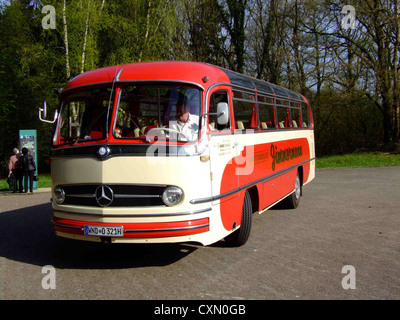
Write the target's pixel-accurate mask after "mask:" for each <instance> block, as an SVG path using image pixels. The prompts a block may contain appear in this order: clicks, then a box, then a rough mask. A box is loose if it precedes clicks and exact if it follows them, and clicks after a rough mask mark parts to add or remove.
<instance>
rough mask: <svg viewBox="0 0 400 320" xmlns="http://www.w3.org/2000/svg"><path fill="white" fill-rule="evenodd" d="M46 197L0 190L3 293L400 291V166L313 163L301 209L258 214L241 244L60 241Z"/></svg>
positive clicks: (283, 295)
mask: <svg viewBox="0 0 400 320" xmlns="http://www.w3.org/2000/svg"><path fill="white" fill-rule="evenodd" d="M45 191H46V190H45ZM49 199H50V193H49V192H35V193H34V194H32V195H0V299H399V298H400V241H399V240H400V167H382V168H357V169H336V170H319V171H317V177H316V179H315V180H314V182H312V183H311V184H309V185H308V186H306V187H305V188H304V192H303V197H302V199H301V203H300V206H299V208H298V209H296V210H279V209H274V210H269V211H268V212H266V213H265V214H262V215H255V216H254V220H253V221H254V223H253V229H252V234H251V236H250V239H249V242H248V243H247V244H246V245H245V246H243V247H241V248H226V247H224V246H223V243H217V244H215V245H213V246H210V247H201V246H195V245H187V244H182V245H111V246H106V245H101V244H92V243H85V242H83V243H82V242H74V241H70V240H58V239H56V237H55V236H54V234H53V231H52V229H51V226H50V218H51V207H50V203H49ZM45 265H52V266H54V267H55V270H56V289H49V290H44V289H43V288H42V280H43V279H44V277H45V276H46V275H47V274H44V273H42V267H43V266H45ZM346 265H351V266H353V267H354V270H355V275H356V276H355V285H356V288H355V289H348V290H344V289H343V287H342V279H343V278H344V277H348V275H349V274H348V273H342V268H343V267H344V266H346ZM346 279H347V278H346ZM346 283H351V282H349V281H347V282H346Z"/></svg>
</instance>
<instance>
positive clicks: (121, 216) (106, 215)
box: [57, 208, 212, 228]
mask: <svg viewBox="0 0 400 320" xmlns="http://www.w3.org/2000/svg"><path fill="white" fill-rule="evenodd" d="M211 210H212V209H211V208H206V209H200V210H194V211H187V212H177V213H149V214H107V213H106V214H103V213H84V212H83V213H82V212H65V213H66V214H76V215H83V216H91V217H104V218H153V217H175V216H186V215H194V214H200V213H204V212H208V211H211ZM57 211H59V212H62V213H64V211H61V210H57ZM60 227H63V226H60ZM63 228H64V227H63Z"/></svg>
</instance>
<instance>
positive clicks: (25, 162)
mask: <svg viewBox="0 0 400 320" xmlns="http://www.w3.org/2000/svg"><path fill="white" fill-rule="evenodd" d="M19 161H20V162H21V164H22V166H21V167H22V171H23V172H28V171H36V165H35V160H34V159H33V156H32V155H30V154H26V155H24V156H23V157H21V158H20V159H19Z"/></svg>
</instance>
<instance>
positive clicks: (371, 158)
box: [316, 152, 400, 169]
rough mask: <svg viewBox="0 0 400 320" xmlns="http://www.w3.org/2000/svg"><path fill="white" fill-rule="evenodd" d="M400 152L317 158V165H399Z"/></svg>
mask: <svg viewBox="0 0 400 320" xmlns="http://www.w3.org/2000/svg"><path fill="white" fill-rule="evenodd" d="M399 165H400V154H390V153H377V152H370V153H351V154H345V155H338V156H328V157H322V158H317V161H316V167H317V168H318V169H321V168H343V167H347V168H356V167H381V166H399Z"/></svg>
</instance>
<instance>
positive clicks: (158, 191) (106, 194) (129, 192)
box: [59, 184, 166, 207]
mask: <svg viewBox="0 0 400 320" xmlns="http://www.w3.org/2000/svg"><path fill="white" fill-rule="evenodd" d="M59 187H61V188H62V189H63V190H64V192H65V201H64V203H63V204H65V205H80V206H88V207H106V206H107V207H147V206H165V204H164V203H163V201H162V199H161V197H162V193H163V191H164V190H165V188H166V186H144V185H127V184H107V185H101V184H84V185H65V186H59Z"/></svg>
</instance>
